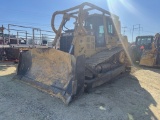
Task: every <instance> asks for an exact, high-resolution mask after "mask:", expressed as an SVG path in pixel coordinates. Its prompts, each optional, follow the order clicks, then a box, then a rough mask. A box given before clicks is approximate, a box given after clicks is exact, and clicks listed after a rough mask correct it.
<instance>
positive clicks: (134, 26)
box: [132, 24, 141, 42]
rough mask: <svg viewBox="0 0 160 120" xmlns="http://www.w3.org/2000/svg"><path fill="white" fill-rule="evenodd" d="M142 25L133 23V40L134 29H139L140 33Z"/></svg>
mask: <svg viewBox="0 0 160 120" xmlns="http://www.w3.org/2000/svg"><path fill="white" fill-rule="evenodd" d="M140 26H141V25H140V24H136V25H133V29H132V42H133V33H134V30H135V29H139V34H140V28H141V27H140Z"/></svg>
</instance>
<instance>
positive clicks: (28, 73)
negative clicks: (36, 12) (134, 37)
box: [16, 3, 129, 104]
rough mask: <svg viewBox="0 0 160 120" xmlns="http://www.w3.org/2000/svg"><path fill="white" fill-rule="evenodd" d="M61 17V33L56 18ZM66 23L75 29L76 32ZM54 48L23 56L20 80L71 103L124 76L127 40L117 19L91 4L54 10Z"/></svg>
mask: <svg viewBox="0 0 160 120" xmlns="http://www.w3.org/2000/svg"><path fill="white" fill-rule="evenodd" d="M59 15H62V16H63V18H62V21H61V24H60V26H59V28H58V29H57V28H56V27H55V20H56V19H57V18H56V17H57V16H59ZM67 25H69V26H71V25H74V28H73V29H70V27H67ZM51 26H52V29H53V31H54V32H55V34H56V37H55V39H54V41H53V48H30V49H28V50H22V52H21V53H20V56H19V64H18V67H17V76H16V78H17V79H19V80H21V81H24V82H27V83H29V84H31V85H33V86H35V87H37V88H39V89H41V90H43V91H45V92H48V93H50V94H51V95H53V96H56V97H58V98H60V99H62V100H63V102H64V103H66V104H68V103H70V102H71V101H72V100H73V99H75V98H76V97H78V96H79V95H80V94H81V93H83V92H84V91H85V90H88V89H91V88H94V87H96V86H100V85H101V84H103V83H106V82H107V81H109V80H111V79H113V78H115V77H117V76H118V75H120V74H122V73H124V72H125V71H126V70H127V68H128V67H129V64H128V57H127V54H126V49H127V47H128V40H127V37H126V36H122V35H121V34H120V31H121V30H120V29H121V25H120V21H119V17H118V16H116V15H114V14H112V13H110V12H108V11H106V10H104V9H102V8H100V7H98V6H96V5H93V4H91V3H82V4H81V5H78V6H75V7H73V8H70V9H67V10H63V11H56V12H54V14H53V16H52V20H51Z"/></svg>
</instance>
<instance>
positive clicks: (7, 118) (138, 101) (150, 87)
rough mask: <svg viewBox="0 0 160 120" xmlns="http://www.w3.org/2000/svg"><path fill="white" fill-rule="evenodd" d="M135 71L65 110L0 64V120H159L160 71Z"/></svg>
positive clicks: (135, 69)
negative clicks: (14, 77) (14, 78)
mask: <svg viewBox="0 0 160 120" xmlns="http://www.w3.org/2000/svg"><path fill="white" fill-rule="evenodd" d="M132 70H133V72H132V73H131V74H129V75H123V76H121V77H119V78H117V79H116V80H114V81H113V82H111V83H108V84H105V85H103V86H101V87H98V88H96V89H94V90H93V91H92V92H91V93H89V94H83V95H82V96H81V97H79V99H77V100H76V101H74V102H72V103H71V104H70V105H69V106H65V105H64V104H63V103H62V101H60V100H59V99H57V98H54V97H51V96H50V95H48V94H46V93H44V92H41V91H39V90H37V89H36V88H33V87H31V86H29V85H27V84H24V83H22V82H20V81H15V80H12V77H13V76H14V75H15V71H16V68H15V65H13V64H11V63H0V120H128V119H129V120H160V69H152V68H139V67H133V69H132Z"/></svg>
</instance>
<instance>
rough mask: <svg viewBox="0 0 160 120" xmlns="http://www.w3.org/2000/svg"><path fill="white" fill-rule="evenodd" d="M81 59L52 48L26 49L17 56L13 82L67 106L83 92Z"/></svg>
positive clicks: (82, 62)
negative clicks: (28, 86) (17, 81)
mask: <svg viewBox="0 0 160 120" xmlns="http://www.w3.org/2000/svg"><path fill="white" fill-rule="evenodd" d="M84 72H85V58H84V56H78V57H77V58H75V57H74V56H73V55H70V54H68V53H65V52H62V51H59V50H56V49H53V48H47V49H44V48H43V49H42V48H41V49H40V48H39V49H38V48H34V49H30V50H28V51H22V52H21V53H20V56H19V64H18V67H17V75H16V76H15V77H14V78H16V79H19V80H22V81H24V82H27V83H29V84H31V85H33V86H34V87H36V88H38V89H41V90H43V91H45V92H48V93H49V94H51V95H53V96H56V97H58V98H60V99H62V100H63V102H64V103H65V104H68V103H69V102H70V101H71V100H72V99H73V98H74V97H76V96H78V95H79V94H80V93H81V92H83V89H84V76H85V73H84Z"/></svg>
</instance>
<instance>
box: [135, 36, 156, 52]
mask: <svg viewBox="0 0 160 120" xmlns="http://www.w3.org/2000/svg"><path fill="white" fill-rule="evenodd" d="M153 39H154V36H138V37H136V43H135V44H136V46H137V47H141V46H144V49H146V50H150V49H152V42H153Z"/></svg>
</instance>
